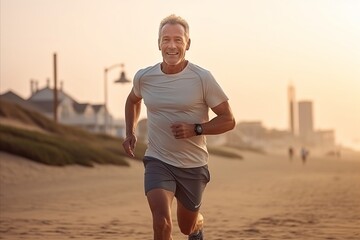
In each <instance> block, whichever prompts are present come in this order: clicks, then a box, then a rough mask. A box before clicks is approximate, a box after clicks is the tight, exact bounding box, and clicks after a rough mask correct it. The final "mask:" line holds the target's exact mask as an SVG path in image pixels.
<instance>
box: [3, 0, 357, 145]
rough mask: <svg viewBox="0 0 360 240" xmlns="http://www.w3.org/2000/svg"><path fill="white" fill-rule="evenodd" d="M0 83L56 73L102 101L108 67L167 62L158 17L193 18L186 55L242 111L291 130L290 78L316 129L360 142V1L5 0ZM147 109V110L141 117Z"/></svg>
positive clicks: (118, 104) (17, 83) (122, 94)
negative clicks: (161, 49)
mask: <svg viewBox="0 0 360 240" xmlns="http://www.w3.org/2000/svg"><path fill="white" fill-rule="evenodd" d="M0 2H1V5H0V9H1V10H0V11H1V16H0V17H1V26H0V27H1V28H0V30H1V42H0V43H1V45H0V64H1V85H0V87H1V88H0V92H1V93H4V92H6V91H7V90H9V89H12V90H14V91H15V92H16V93H18V94H20V95H21V96H22V97H24V98H28V97H29V95H30V79H37V80H38V81H39V86H40V87H44V86H45V85H46V79H47V78H51V79H52V76H53V74H52V71H53V69H52V55H53V53H54V52H57V54H58V79H60V80H63V81H64V89H65V91H67V92H68V93H69V94H70V95H72V96H73V97H74V98H75V99H76V100H77V101H79V102H90V103H93V104H95V103H103V101H104V84H103V78H104V77H103V75H104V68H105V67H109V66H111V65H113V64H118V63H124V64H125V70H126V73H127V76H128V77H129V78H130V79H132V77H133V76H134V74H135V72H136V71H137V70H138V69H140V68H144V67H147V66H149V65H153V64H155V63H157V62H159V61H161V53H160V52H159V50H158V48H157V37H158V36H157V33H158V25H159V22H160V21H161V19H162V18H164V17H165V16H167V15H169V14H171V13H175V14H178V15H180V16H182V17H184V18H185V19H187V20H188V22H189V24H190V37H191V39H192V44H191V47H190V50H189V51H188V53H187V59H188V60H190V61H192V62H193V63H195V64H198V65H200V66H202V67H204V68H207V69H209V70H210V71H211V72H212V73H213V75H214V76H215V78H216V79H217V80H218V82H219V83H220V85H221V86H222V87H223V88H224V90H225V92H226V93H227V94H228V96H229V98H230V103H231V105H232V108H233V111H234V114H235V117H236V120H237V121H238V122H240V121H252V120H259V121H262V122H263V124H264V125H265V126H266V127H268V128H277V129H286V128H287V127H288V114H287V86H288V84H289V83H290V82H291V83H293V85H294V86H295V89H296V98H297V100H312V101H313V103H314V118H315V119H314V120H315V128H316V129H335V130H336V137H337V140H338V142H340V143H343V144H344V143H346V144H355V141H358V142H357V145H359V146H360V14H359V13H360V1H358V0H246V1H244V0H219V1H216V0H185V1H184V0H183V1H165V0H61V1H59V0H0ZM119 73H120V68H115V69H113V70H112V71H110V72H109V74H108V78H109V84H108V89H109V108H110V111H111V112H112V113H113V115H114V116H115V117H117V118H123V116H124V114H123V112H124V107H123V105H124V101H125V99H126V96H127V94H128V92H129V91H130V89H131V84H127V85H117V84H113V83H112V81H113V80H114V79H115V78H117V77H118V75H119ZM144 110H145V109H143V111H142V112H143V114H142V115H143V116H145V111H144Z"/></svg>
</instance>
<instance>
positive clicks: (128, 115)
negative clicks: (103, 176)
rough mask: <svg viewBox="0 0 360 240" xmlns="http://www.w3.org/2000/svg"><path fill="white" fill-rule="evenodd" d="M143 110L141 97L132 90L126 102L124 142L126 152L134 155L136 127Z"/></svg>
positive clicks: (131, 155)
mask: <svg viewBox="0 0 360 240" xmlns="http://www.w3.org/2000/svg"><path fill="white" fill-rule="evenodd" d="M140 110H141V98H139V97H137V96H136V95H135V93H134V90H131V92H130V94H129V96H128V97H127V99H126V103H125V124H126V138H125V140H124V142H123V148H124V150H125V152H126V153H127V154H128V155H129V156H130V157H134V156H135V155H134V149H135V145H136V141H137V139H136V136H135V129H136V126H137V122H138V120H139V116H140Z"/></svg>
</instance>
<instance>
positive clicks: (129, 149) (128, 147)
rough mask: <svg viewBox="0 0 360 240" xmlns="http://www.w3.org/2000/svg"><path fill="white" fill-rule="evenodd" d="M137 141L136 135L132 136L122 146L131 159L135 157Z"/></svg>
mask: <svg viewBox="0 0 360 240" xmlns="http://www.w3.org/2000/svg"><path fill="white" fill-rule="evenodd" d="M136 141H137V139H136V136H135V135H134V134H131V135H129V136H127V137H126V138H125V140H124V142H123V144H122V145H123V148H124V150H125V152H126V153H127V155H129V156H130V157H135V154H134V149H135V146H136Z"/></svg>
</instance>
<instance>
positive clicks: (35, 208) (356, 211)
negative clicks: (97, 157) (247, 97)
mask: <svg viewBox="0 0 360 240" xmlns="http://www.w3.org/2000/svg"><path fill="white" fill-rule="evenodd" d="M241 154H243V155H244V157H245V158H244V160H233V159H232V160H231V159H226V158H220V157H215V156H213V157H211V159H210V164H209V167H210V171H211V182H210V183H209V185H208V187H207V189H206V192H205V194H204V201H203V205H202V213H203V215H204V217H205V225H206V227H205V234H206V239H207V240H218V239H219V240H220V239H246V240H250V239H251V240H265V239H269V240H273V239H274V240H279V239H301V240H303V239H309V240H317V239H327V240H333V239H339V240H344V239H349V240H350V239H353V240H355V239H357V240H358V239H360V227H359V226H360V155H357V156H356V155H354V156H350V155H348V156H347V155H346V154H343V156H341V158H335V157H316V156H312V157H310V159H309V160H308V161H307V162H306V164H303V163H302V162H301V161H300V159H294V160H293V161H289V160H288V159H287V156H285V155H275V154H268V155H260V154H255V153H248V152H245V153H244V152H241ZM0 167H1V168H0V180H1V185H0V187H1V188H0V239H9V240H12V239H34V240H35V239H37V240H45V239H46V240H58V239H59V240H60V239H85V240H87V239H119V240H120V239H121V240H130V239H131V240H134V239H135V240H136V239H142V240H143V239H152V224H151V222H152V220H151V215H150V211H149V209H148V205H147V202H146V199H145V196H144V194H143V166H142V163H141V162H136V161H131V167H117V166H96V167H94V168H86V167H80V166H69V167H49V166H44V165H40V164H37V163H34V162H31V161H29V160H26V159H23V158H20V157H16V156H13V155H10V154H7V153H4V152H0ZM175 207H176V205H175V204H174V208H173V210H174V211H175ZM174 213H175V212H174ZM173 216H174V219H173V222H174V234H173V238H174V240H176V239H187V238H186V237H185V236H183V235H182V234H181V233H180V232H179V230H178V228H177V226H176V224H177V222H176V217H175V214H174V215H173Z"/></svg>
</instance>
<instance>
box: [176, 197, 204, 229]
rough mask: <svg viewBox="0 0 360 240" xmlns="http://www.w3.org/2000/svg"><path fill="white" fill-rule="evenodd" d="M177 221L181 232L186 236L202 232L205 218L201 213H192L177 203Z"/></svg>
mask: <svg viewBox="0 0 360 240" xmlns="http://www.w3.org/2000/svg"><path fill="white" fill-rule="evenodd" d="M177 205H178V207H177V219H178V224H179V228H180V231H181V232H182V233H183V234H185V235H190V234H192V233H197V232H199V230H202V228H203V224H204V218H203V216H202V214H201V213H199V211H190V210H188V209H187V208H185V207H184V205H183V204H182V203H181V202H180V201H177Z"/></svg>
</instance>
